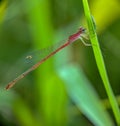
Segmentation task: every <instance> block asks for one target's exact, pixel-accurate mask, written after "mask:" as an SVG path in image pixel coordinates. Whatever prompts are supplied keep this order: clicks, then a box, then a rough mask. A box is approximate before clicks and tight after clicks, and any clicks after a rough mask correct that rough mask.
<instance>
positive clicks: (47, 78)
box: [0, 0, 120, 126]
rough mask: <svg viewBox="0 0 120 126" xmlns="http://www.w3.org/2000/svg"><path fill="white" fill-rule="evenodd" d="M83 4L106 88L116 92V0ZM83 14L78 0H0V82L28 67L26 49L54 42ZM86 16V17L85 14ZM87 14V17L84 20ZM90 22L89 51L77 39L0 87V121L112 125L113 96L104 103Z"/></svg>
mask: <svg viewBox="0 0 120 126" xmlns="http://www.w3.org/2000/svg"><path fill="white" fill-rule="evenodd" d="M89 5H90V10H91V11H92V15H93V17H94V18H95V22H96V30H98V37H99V38H100V42H101V43H99V44H100V46H101V47H102V49H103V50H102V53H103V56H105V57H104V59H105V64H106V68H107V71H108V74H109V78H110V82H111V87H112V88H113V90H114V92H115V94H116V95H117V94H119V93H120V91H119V75H120V70H119V69H118V68H119V62H120V57H119V50H120V43H119V41H120V36H119V27H120V21H119V17H120V13H119V11H120V10H119V2H118V0H110V1H108V0H106V1H105V0H99V1H96V0H91V1H89ZM84 15H85V14H84V9H83V4H82V1H80V0H76V1H73V0H69V1H67V0H61V1H59V0H33V1H30V0H11V1H7V0H2V2H1V4H0V23H1V25H0V84H1V87H3V86H4V87H5V86H6V84H7V83H8V82H9V81H11V79H14V78H15V77H16V75H17V74H19V72H24V70H26V69H27V68H28V66H29V65H28V66H27V64H26V63H24V60H25V59H23V60H22V61H21V59H22V58H21V57H23V56H24V55H26V53H28V52H29V51H30V52H34V50H37V49H41V48H44V47H47V46H49V45H52V44H54V41H56V42H59V41H61V40H64V38H68V37H69V35H71V34H73V33H75V32H76V31H77V29H78V28H79V27H80V26H81V25H83V27H84V26H85V18H84ZM111 15H112V16H111ZM87 16H88V15H87ZM88 17H89V19H90V18H91V15H89V16H88ZM89 19H87V20H88V21H90V20H89ZM82 21H83V22H82ZM92 23H93V22H92V20H91V21H90V23H89V26H88V29H89V28H90V29H89V32H90V40H91V42H92V44H93V46H92V47H93V50H94V54H95V56H93V54H92V48H91V47H85V46H83V44H82V43H80V40H78V41H77V42H76V43H74V44H72V46H70V47H67V48H66V49H63V50H61V52H59V53H58V54H56V55H55V56H54V58H51V59H49V60H48V61H46V62H45V63H44V64H42V65H41V66H40V67H39V68H38V69H37V70H35V71H34V72H32V73H30V74H29V75H28V76H26V77H25V78H23V79H22V80H21V81H20V82H18V83H17V84H16V85H15V86H14V87H13V88H12V89H11V90H9V91H7V92H6V91H5V90H4V89H3V88H1V89H0V113H1V114H0V117H1V118H0V125H5V126H16V125H21V126H32V125H35V126H66V125H68V126H79V125H81V126H86V125H87V126H92V125H100V126H101V125H102V126H104V125H111V126H112V125H114V124H115V122H113V121H114V118H112V117H113V113H111V103H112V108H113V106H114V103H115V102H116V101H115V100H112V99H111V100H110V101H111V102H110V103H109V101H108V99H107V96H106V91H105V90H104V87H103V86H102V81H104V82H105V83H106V82H108V79H106V77H107V76H106V72H105V69H104V63H103V61H102V59H103V58H102V56H101V51H100V48H99V44H98V43H96V38H95V37H96V33H94V32H95V30H94V26H93V24H92ZM91 26H92V27H91ZM93 38H94V39H93ZM39 56H40V55H39V54H38V57H39ZM94 57H95V58H96V59H97V64H98V65H97V66H98V68H99V72H100V71H101V72H100V73H101V75H102V81H101V78H100V76H99V72H98V70H97V66H96V64H95V61H94ZM19 61H20V62H19ZM16 62H17V63H16ZM75 62H77V63H75ZM101 63H102V64H101ZM24 64H25V65H24ZM76 64H77V65H76ZM26 66H27V67H26ZM81 69H82V70H81ZM89 80H90V81H89ZM106 80H107V81H106ZM106 87H107V86H106ZM110 90H111V88H110ZM112 98H113V96H112ZM104 99H105V101H104ZM114 99H115V98H114ZM106 101H107V102H106ZM106 104H107V105H106ZM106 106H109V107H106ZM116 110H117V107H114V113H116ZM118 115H119V114H118ZM86 117H87V118H86ZM118 118H119V116H118ZM113 123H114V124H113Z"/></svg>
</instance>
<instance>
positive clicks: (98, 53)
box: [83, 0, 120, 125]
mask: <svg viewBox="0 0 120 126" xmlns="http://www.w3.org/2000/svg"><path fill="white" fill-rule="evenodd" d="M83 6H84V11H85V16H86V19H87V24H88V29H89V33H90V40H91V43H92V47H93V52H94V56H95V60H96V63H97V67H98V70H99V73H100V76H101V78H102V81H103V83H104V87H105V90H106V93H107V95H108V98H109V100H110V104H111V107H112V110H113V113H114V116H115V119H116V122H117V124H118V125H120V111H119V107H118V104H117V101H116V99H115V96H114V93H113V91H112V88H111V86H110V83H109V79H108V76H107V72H106V68H105V64H104V61H103V57H102V53H101V50H100V46H99V43H98V39H97V35H96V31H95V28H94V24H93V20H92V17H91V14H90V10H89V6H88V2H87V0H83Z"/></svg>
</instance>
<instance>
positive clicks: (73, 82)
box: [58, 64, 113, 126]
mask: <svg viewBox="0 0 120 126" xmlns="http://www.w3.org/2000/svg"><path fill="white" fill-rule="evenodd" d="M58 73H59V75H60V76H61V78H62V79H63V80H64V82H65V86H66V88H67V90H68V94H69V96H70V97H71V98H72V100H73V101H74V102H75V104H76V105H77V106H78V108H79V109H80V110H81V111H82V113H83V114H84V115H85V116H87V117H88V119H90V120H91V122H92V123H93V124H95V125H96V126H113V122H112V120H111V119H110V117H109V115H108V114H107V112H106V111H105V110H104V107H103V106H102V104H101V102H100V100H99V99H98V96H97V94H96V92H95V90H94V89H93V88H92V87H91V85H90V83H89V81H88V80H87V79H86V77H85V76H84V74H83V72H82V70H80V68H79V67H78V66H77V65H76V64H73V65H66V66H65V67H64V68H61V69H60V70H59V72H58Z"/></svg>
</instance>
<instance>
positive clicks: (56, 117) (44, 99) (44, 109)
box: [25, 0, 66, 126]
mask: <svg viewBox="0 0 120 126" xmlns="http://www.w3.org/2000/svg"><path fill="white" fill-rule="evenodd" d="M25 2H26V4H25V5H26V6H27V5H28V4H30V8H32V9H30V10H29V8H27V9H28V10H29V11H28V12H29V13H28V18H29V22H30V23H31V25H32V26H33V30H32V31H31V33H32V37H33V39H34V43H33V44H34V47H35V48H43V47H46V46H47V45H51V44H52V41H53V35H54V34H53V27H52V23H51V14H50V3H49V2H50V1H49V0H34V1H29V0H25ZM33 5H34V6H33ZM55 82H57V84H58V85H59V83H60V80H59V78H58V77H57V76H55V73H54V69H53V60H51V59H49V60H48V61H46V62H45V63H44V64H42V65H41V66H40V68H39V69H37V78H36V83H37V85H36V92H37V93H36V101H37V106H38V109H39V113H40V114H41V113H42V118H43V120H44V123H45V124H46V125H47V126H49V125H52V124H53V125H56V126H58V125H60V124H63V123H64V122H65V120H64V118H63V117H64V112H65V110H64V109H63V107H62V106H64V105H65V103H64V101H65V98H66V95H65V91H64V89H63V87H62V86H61V87H60V90H58V91H57V92H56V90H55V88H57V87H56V86H57V85H56V83H55ZM61 92H62V95H59V94H61ZM53 96H55V98H54V97H53Z"/></svg>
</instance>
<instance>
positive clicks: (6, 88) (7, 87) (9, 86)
mask: <svg viewBox="0 0 120 126" xmlns="http://www.w3.org/2000/svg"><path fill="white" fill-rule="evenodd" d="M12 86H13V85H11V84H8V85H7V86H6V87H5V90H9V89H10V88H11V87H12Z"/></svg>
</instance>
